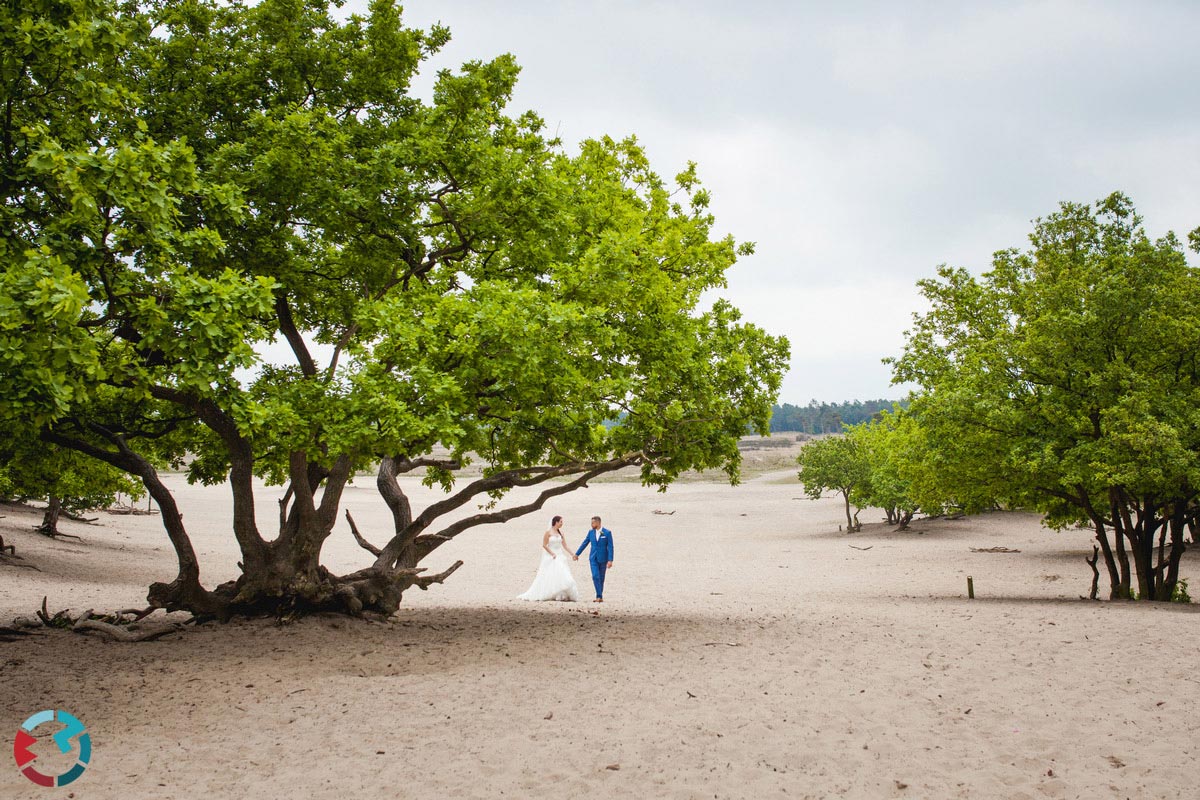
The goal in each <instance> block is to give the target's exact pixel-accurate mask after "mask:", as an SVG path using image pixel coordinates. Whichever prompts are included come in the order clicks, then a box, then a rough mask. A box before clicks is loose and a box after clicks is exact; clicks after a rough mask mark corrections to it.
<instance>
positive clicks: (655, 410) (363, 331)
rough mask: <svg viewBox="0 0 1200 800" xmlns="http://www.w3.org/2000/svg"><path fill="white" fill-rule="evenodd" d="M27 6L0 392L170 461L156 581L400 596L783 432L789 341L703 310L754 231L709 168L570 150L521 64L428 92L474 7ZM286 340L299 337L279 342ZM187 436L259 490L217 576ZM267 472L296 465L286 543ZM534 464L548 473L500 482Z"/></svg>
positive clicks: (224, 472)
mask: <svg viewBox="0 0 1200 800" xmlns="http://www.w3.org/2000/svg"><path fill="white" fill-rule="evenodd" d="M0 14H3V15H4V17H3V18H2V19H0V22H2V23H3V25H2V30H3V31H4V33H3V34H0V35H3V36H4V37H6V39H5V47H6V49H5V53H6V54H9V53H10V52H11V53H12V54H14V55H12V57H11V58H10V56H9V55H6V56H5V58H7V59H9V60H8V61H6V62H5V64H4V70H5V76H6V77H5V84H4V85H5V89H4V91H5V92H6V96H5V100H6V101H7V105H8V107H9V108H10V109H11V110H12V113H11V114H10V116H9V117H8V118H7V119H6V120H5V121H4V122H2V123H0V124H2V125H3V126H4V127H3V129H2V130H0V136H3V144H4V147H5V151H4V153H3V154H2V156H0V157H2V158H3V159H4V161H3V163H4V170H5V171H4V176H3V180H4V183H3V192H4V199H5V203H4V206H3V213H4V214H6V215H7V220H6V222H7V224H6V226H5V229H4V230H5V233H4V237H5V238H4V241H3V251H2V252H0V257H2V258H3V259H4V261H5V266H6V269H5V273H4V277H3V278H0V281H3V286H0V289H3V291H2V292H0V373H3V378H4V380H3V381H2V382H0V384H2V385H0V398H2V399H3V404H2V406H0V407H2V408H3V409H4V410H3V411H2V412H0V413H3V414H4V415H5V419H4V422H5V424H8V425H19V426H27V427H28V428H30V429H31V430H36V431H37V432H38V435H39V436H40V437H41V439H42V440H43V441H45V442H48V443H51V444H53V445H56V446H58V447H61V448H66V449H69V450H72V451H75V452H78V453H82V454H85V455H87V456H90V457H91V458H94V459H98V460H100V461H103V462H105V463H107V464H110V465H112V466H114V467H116V468H118V469H121V470H124V471H125V472H127V473H129V474H131V475H134V476H136V477H137V478H138V479H139V480H141V481H142V482H143V484H144V485H145V486H146V489H147V491H148V492H149V493H150V494H151V496H152V497H153V498H154V499H155V501H156V502H157V503H158V505H159V508H160V510H161V511H162V518H163V524H164V527H165V528H166V531H167V534H168V536H169V538H170V540H171V542H172V544H173V546H174V547H175V550H176V554H177V556H178V561H179V574H178V576H177V577H176V578H175V580H174V581H172V582H171V583H169V584H168V583H157V584H154V585H153V586H152V587H151V590H150V595H149V600H150V602H151V604H152V605H155V606H160V607H163V608H168V609H188V610H191V611H193V612H195V613H197V614H201V615H214V616H221V617H226V616H229V615H231V614H238V613H244V614H251V613H264V612H269V613H281V612H285V611H287V610H288V609H292V608H300V609H311V608H329V609H338V610H344V611H348V612H351V613H360V612H362V611H364V610H372V611H378V612H382V613H390V612H392V611H394V610H395V609H396V608H397V606H398V605H399V603H400V601H401V598H402V595H403V593H404V592H405V591H407V590H408V589H409V588H411V587H413V586H418V587H420V588H425V587H427V586H428V585H430V584H431V583H434V582H439V581H441V580H444V579H445V577H446V576H447V575H448V574H449V573H450V572H452V571H453V569H454V568H455V567H454V566H452V567H450V568H449V569H447V570H445V571H444V572H442V573H440V574H438V575H434V576H428V575H422V574H421V572H422V570H423V569H424V568H423V567H421V566H419V565H420V564H421V563H422V562H423V561H424V560H425V559H426V558H427V557H428V556H429V555H430V554H431V553H433V552H434V551H436V550H437V548H439V547H440V546H441V545H442V544H444V543H445V542H447V541H450V540H451V539H453V538H454V537H455V536H457V535H459V534H460V533H462V532H463V531H465V530H469V529H471V528H474V527H476V526H480V525H485V524H489V523H496V522H503V521H506V520H508V519H512V518H514V517H516V516H519V515H521V514H525V513H529V512H531V511H533V510H536V509H537V508H540V507H541V506H542V505H543V504H544V503H545V502H546V501H547V500H549V499H550V498H552V497H554V496H557V495H560V494H563V493H565V492H569V491H571V490H573V489H576V488H579V487H582V486H584V485H586V483H587V482H588V481H589V480H590V479H592V478H594V477H596V476H598V475H601V474H603V473H605V472H609V471H612V470H616V469H620V468H624V467H630V466H634V467H638V468H640V470H641V476H642V479H643V481H644V482H645V483H647V484H650V485H656V486H660V487H664V486H666V485H667V484H668V483H670V482H671V481H672V480H674V479H675V478H676V477H677V476H678V475H679V474H680V473H681V472H683V471H685V470H688V469H694V468H701V469H703V468H722V469H724V470H726V472H727V473H728V474H729V476H730V479H731V480H736V479H737V477H738V470H739V463H740V462H739V457H738V450H737V440H738V438H739V436H740V435H741V434H742V433H743V432H744V431H746V430H747V429H748V428H749V429H753V430H756V431H759V432H761V433H764V434H765V433H766V432H767V426H768V420H769V414H770V409H771V404H772V402H773V401H774V398H775V396H776V394H777V392H778V388H779V383H780V376H781V374H782V371H783V370H784V368H785V365H786V363H787V357H788V348H787V343H786V341H785V340H783V339H779V338H776V337H772V336H770V335H768V334H766V333H765V332H763V331H762V330H760V329H759V328H757V327H755V326H753V325H750V324H746V323H744V322H742V321H741V319H740V315H739V314H738V312H737V310H736V309H734V308H733V307H732V306H730V305H729V304H728V303H726V302H724V301H718V302H716V303H715V304H714V305H713V306H712V308H711V309H710V310H708V311H704V310H702V309H701V308H700V307H699V302H700V297H701V295H702V294H703V293H705V292H707V291H710V290H713V289H719V288H721V287H722V286H723V285H724V274H725V271H726V270H727V269H728V268H729V266H730V265H732V264H733V263H734V261H735V260H736V258H737V257H738V256H739V255H745V254H748V253H749V252H750V250H751V248H750V247H749V246H747V245H738V244H737V243H735V242H734V240H733V239H732V238H729V237H726V238H721V239H714V238H712V237H711V235H710V232H711V228H712V224H713V218H712V216H711V214H710V213H709V212H708V210H707V207H708V203H709V196H708V193H707V191H706V190H704V189H703V188H702V187H701V185H700V183H699V181H698V180H697V177H696V172H695V168H694V166H689V167H688V168H687V169H686V170H685V171H684V172H683V173H681V174H680V175H679V176H677V178H676V179H675V181H674V182H673V183H669V182H667V181H664V180H663V179H661V178H660V177H659V176H658V175H657V174H656V173H655V172H654V171H653V170H652V169H651V167H650V165H649V163H648V161H647V159H646V156H645V153H644V152H643V151H642V150H641V148H640V147H639V146H638V145H637V143H636V141H634V140H632V139H630V140H626V141H613V140H611V139H607V138H603V139H599V140H594V141H587V142H585V143H584V144H583V145H582V146H581V148H580V150H579V152H578V153H577V154H574V155H572V154H568V153H566V152H564V150H563V148H562V147H561V146H560V145H559V144H558V143H557V142H556V141H554V140H552V139H548V138H547V137H546V136H545V135H544V133H543V126H542V121H541V120H540V119H539V118H537V117H536V115H534V114H531V113H527V114H523V115H520V116H515V117H513V116H509V115H507V114H506V113H505V106H506V103H507V101H508V98H509V96H510V94H511V91H512V88H513V86H514V83H515V80H516V76H517V72H518V70H517V67H516V65H515V64H514V62H513V60H512V59H511V57H508V56H501V57H499V58H496V59H494V60H492V61H489V62H470V63H468V64H466V65H464V66H463V68H462V69H461V70H460V71H458V72H450V71H444V72H442V73H440V74H439V76H438V80H437V83H436V86H435V88H434V91H433V97H432V100H431V101H429V102H423V101H421V100H419V99H418V98H416V97H414V96H412V95H411V94H410V93H409V91H408V87H409V85H410V83H411V81H412V79H413V76H414V75H415V73H416V71H417V69H418V68H419V66H420V64H421V63H422V61H423V60H424V59H426V58H427V57H428V56H429V55H430V54H432V53H433V52H435V51H436V50H438V49H439V48H440V47H441V46H442V45H443V44H444V43H445V41H446V40H447V38H448V33H447V32H446V31H445V30H444V29H441V28H433V29H431V30H429V31H424V32H423V31H417V30H412V29H409V28H406V27H404V26H403V24H402V22H401V18H400V10H399V8H398V7H397V6H396V5H395V4H394V3H393V2H391V1H390V0H376V2H373V3H372V4H371V6H370V13H369V15H368V16H367V17H365V18H360V17H357V16H355V17H351V18H350V19H349V20H347V21H345V22H339V21H336V20H335V19H333V18H332V17H331V15H330V13H329V3H327V2H325V0H304V1H302V0H262V2H259V3H256V4H254V5H248V4H245V3H241V2H229V3H227V2H217V0H159V1H158V2H152V3H148V4H146V5H145V6H143V7H142V8H141V9H137V8H133V7H131V6H124V5H122V6H118V5H116V4H115V3H112V2H108V0H68V1H67V2H49V0H45V1H42V0H38V1H35V2H32V3H22V4H4V6H3V11H0ZM152 31H153V34H152V33H151V32H152ZM272 341H277V342H281V343H286V345H287V346H288V348H289V349H290V352H291V354H292V359H291V363H290V364H288V365H265V364H261V363H260V362H259V358H258V356H257V355H256V349H255V348H256V347H259V348H260V349H261V346H263V345H265V344H267V343H269V342H272ZM247 371H249V372H251V373H252V374H253V375H254V377H253V378H252V379H250V380H247V381H245V382H244V381H243V380H241V379H239V376H240V375H245V374H247ZM617 418H619V419H620V423H619V424H618V425H615V426H613V425H611V424H609V425H606V424H605V423H606V422H609V421H611V420H613V419H617ZM439 448H440V449H439ZM434 453H444V454H445V455H441V456H437V457H435V456H434V455H433V454H434ZM185 454H190V455H189V459H188V461H187V467H188V470H189V477H190V478H191V479H192V480H199V481H205V482H210V483H219V482H227V483H228V485H229V487H230V490H231V494H232V500H233V531H232V533H233V535H234V537H235V538H236V540H237V543H238V546H239V548H240V550H241V559H240V563H241V568H242V572H241V575H240V577H239V578H238V580H237V581H235V582H232V583H230V584H226V585H222V586H220V587H216V588H215V589H209V588H206V587H205V586H203V585H202V583H201V581H200V578H199V576H200V572H199V564H198V562H197V559H196V555H195V552H194V550H193V549H192V547H191V543H190V540H189V537H188V534H187V531H186V529H185V527H184V525H183V521H182V518H181V517H180V515H179V513H178V510H177V508H176V507H175V503H174V500H173V498H172V496H171V494H170V492H169V491H168V490H167V488H166V486H165V485H164V484H163V482H162V480H161V479H160V478H159V475H158V471H157V470H158V468H159V467H160V466H161V465H162V464H170V463H179V462H180V460H181V459H182V458H183V457H184V456H185ZM471 461H476V462H479V463H481V464H482V467H483V472H482V476H480V477H476V478H474V479H470V480H460V479H459V477H458V474H459V471H460V469H461V468H463V467H465V466H466V465H467V464H468V463H469V462H471ZM372 464H379V465H380V466H379V472H378V476H377V485H378V487H379V490H380V493H381V495H382V498H383V500H384V502H386V503H387V505H388V507H389V508H390V509H391V511H392V516H393V520H394V526H393V528H392V530H390V531H388V532H387V534H386V538H385V540H384V542H383V543H382V544H381V545H378V546H377V545H374V544H372V543H371V542H370V541H368V537H367V536H364V535H362V533H360V532H359V531H357V529H353V528H352V530H353V533H354V535H355V536H356V537H357V538H358V540H359V542H360V544H361V545H362V546H363V547H364V548H365V549H367V550H369V551H370V553H371V560H370V562H369V565H368V566H366V567H364V568H363V569H361V570H359V571H357V572H354V573H351V574H349V575H333V574H332V573H330V572H329V571H328V570H327V569H325V568H324V567H323V566H322V565H321V560H320V556H321V550H322V545H323V543H324V542H325V541H326V539H327V538H328V537H329V536H330V535H331V533H332V532H333V530H334V525H335V523H337V522H338V509H339V505H340V498H341V494H342V491H343V490H344V488H345V486H346V483H347V481H348V480H349V478H350V477H351V475H352V474H353V473H354V471H355V470H356V469H358V468H360V467H364V466H367V465H372ZM418 470H419V471H422V472H424V474H425V476H426V479H427V480H428V481H429V482H432V483H436V484H439V485H440V486H441V487H442V488H443V489H444V490H445V492H446V495H445V497H444V498H443V499H441V500H439V501H438V502H435V503H433V504H432V505H430V506H429V507H427V508H424V509H421V510H417V509H414V508H413V507H412V504H411V502H410V500H409V498H408V497H407V496H406V495H405V494H404V492H403V491H402V488H401V485H400V483H399V481H398V480H397V476H399V475H401V474H404V473H406V472H413V471H418ZM255 476H260V477H263V478H265V479H266V480H267V481H268V482H270V483H275V484H286V485H287V492H286V495H285V498H284V502H283V503H282V504H281V508H280V514H279V527H278V531H277V532H276V533H275V535H274V536H273V537H269V536H266V535H264V534H263V532H262V531H260V529H259V525H258V520H257V516H256V513H255V510H256V497H255V493H254V483H253V480H254V478H255ZM515 487H539V488H540V493H539V494H538V495H537V496H536V497H534V498H533V499H531V500H530V501H529V502H526V503H523V504H520V505H516V506H511V507H503V504H501V500H502V498H503V496H504V494H505V493H506V492H508V491H509V490H510V489H513V488H515ZM481 499H486V500H487V501H488V502H489V506H490V507H489V508H487V509H486V510H484V511H482V512H481V513H476V514H473V515H468V516H466V517H459V516H457V515H454V516H453V517H451V518H452V519H453V520H454V521H446V519H445V518H446V516H447V515H451V514H453V512H456V511H458V510H459V509H462V508H463V507H464V506H467V505H468V504H470V503H473V502H474V503H478V502H479V500H481ZM497 504H499V505H497ZM351 525H352V526H353V522H352V521H351Z"/></svg>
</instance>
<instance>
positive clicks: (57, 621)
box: [22, 597, 180, 642]
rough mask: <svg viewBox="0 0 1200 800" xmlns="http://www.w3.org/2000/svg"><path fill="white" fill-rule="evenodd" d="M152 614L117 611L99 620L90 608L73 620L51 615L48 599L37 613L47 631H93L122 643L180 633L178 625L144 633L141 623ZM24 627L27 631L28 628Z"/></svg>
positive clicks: (64, 614)
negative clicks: (127, 617)
mask: <svg viewBox="0 0 1200 800" xmlns="http://www.w3.org/2000/svg"><path fill="white" fill-rule="evenodd" d="M153 610H154V609H152V608H151V609H132V610H129V611H118V612H117V613H115V614H111V615H107V616H97V615H96V614H95V613H94V611H93V610H92V609H90V608H89V609H88V610H87V611H84V612H83V613H82V614H80V615H79V616H77V617H72V616H71V613H70V612H69V611H67V610H66V609H63V610H62V611H56V612H55V613H54V614H53V615H51V614H50V612H49V611H48V610H47V608H46V598H45V597H43V598H42V607H41V608H39V609H38V610H37V615H38V618H39V619H40V620H41V624H42V625H45V626H46V627H48V628H61V629H63V630H70V631H74V632H75V633H80V634H82V633H87V632H88V631H93V632H96V633H102V634H104V635H105V636H108V637H109V638H111V639H114V640H116V641H119V642H149V641H153V640H154V639H159V638H161V637H163V636H166V635H167V634H169V633H174V632H176V631H177V630H179V628H180V625H178V624H176V623H167V624H164V625H156V626H154V627H150V628H144V629H142V628H138V627H136V626H137V623H138V620H141V619H143V618H144V617H146V616H147V615H148V614H149V613H150V612H151V611H153ZM127 614H132V615H133V617H134V618H133V619H132V620H127V619H125V616H126V615H127ZM29 622H30V623H32V622H33V621H32V620H29ZM33 624H36V623H33ZM22 627H28V625H25V626H22ZM26 633H28V631H26Z"/></svg>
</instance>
